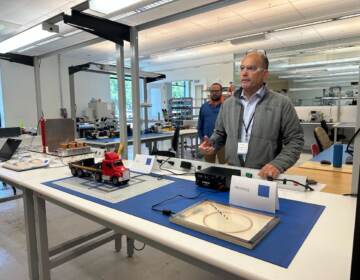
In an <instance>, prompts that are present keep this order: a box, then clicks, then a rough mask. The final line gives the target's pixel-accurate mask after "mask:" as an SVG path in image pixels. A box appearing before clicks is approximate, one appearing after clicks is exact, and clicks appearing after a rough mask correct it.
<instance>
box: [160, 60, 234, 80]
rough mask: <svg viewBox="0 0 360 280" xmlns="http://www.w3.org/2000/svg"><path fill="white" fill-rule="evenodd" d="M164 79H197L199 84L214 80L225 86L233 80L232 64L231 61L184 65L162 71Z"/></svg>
mask: <svg viewBox="0 0 360 280" xmlns="http://www.w3.org/2000/svg"><path fill="white" fill-rule="evenodd" d="M163 74H165V75H166V81H168V82H172V81H179V80H199V83H200V84H203V85H205V86H210V85H211V84H212V83H214V82H218V83H221V84H222V85H223V86H227V85H228V84H229V82H230V81H232V80H233V76H234V66H233V63H232V62H227V63H223V64H221V63H218V64H212V65H204V66H198V67H186V68H183V69H177V70H173V71H167V72H165V73H163Z"/></svg>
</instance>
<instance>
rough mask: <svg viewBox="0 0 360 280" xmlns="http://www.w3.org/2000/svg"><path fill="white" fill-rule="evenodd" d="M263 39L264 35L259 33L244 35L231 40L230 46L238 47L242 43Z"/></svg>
mask: <svg viewBox="0 0 360 280" xmlns="http://www.w3.org/2000/svg"><path fill="white" fill-rule="evenodd" d="M265 39H266V36H265V33H264V32H261V33H255V34H250V35H244V36H240V37H237V38H234V39H231V40H230V44H232V45H240V44H244V43H250V42H255V41H261V40H265Z"/></svg>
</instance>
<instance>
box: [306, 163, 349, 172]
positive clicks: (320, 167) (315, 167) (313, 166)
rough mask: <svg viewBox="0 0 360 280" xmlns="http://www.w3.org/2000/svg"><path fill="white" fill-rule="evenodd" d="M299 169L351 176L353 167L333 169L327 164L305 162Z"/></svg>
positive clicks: (344, 166) (346, 166) (345, 165)
mask: <svg viewBox="0 0 360 280" xmlns="http://www.w3.org/2000/svg"><path fill="white" fill-rule="evenodd" d="M299 167H301V168H307V169H313V170H323V171H331V172H342V173H349V174H352V169H353V166H352V165H350V164H343V165H342V167H341V168H336V167H333V166H332V165H328V164H321V163H320V162H317V161H306V162H304V163H303V164H301V165H300V166H299Z"/></svg>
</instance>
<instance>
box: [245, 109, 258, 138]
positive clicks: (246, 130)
mask: <svg viewBox="0 0 360 280" xmlns="http://www.w3.org/2000/svg"><path fill="white" fill-rule="evenodd" d="M254 116H255V112H254V113H253V114H252V116H251V118H250V121H249V123H248V125H246V124H245V122H244V119H243V120H242V122H243V125H244V128H245V133H246V135H245V138H246V141H248V140H249V133H248V131H249V128H250V125H251V123H252V121H253V119H254Z"/></svg>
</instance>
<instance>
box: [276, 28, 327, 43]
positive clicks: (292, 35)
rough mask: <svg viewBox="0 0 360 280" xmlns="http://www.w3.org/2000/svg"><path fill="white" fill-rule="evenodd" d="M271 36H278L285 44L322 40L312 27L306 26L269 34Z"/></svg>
mask: <svg viewBox="0 0 360 280" xmlns="http://www.w3.org/2000/svg"><path fill="white" fill-rule="evenodd" d="M269 36H270V37H274V38H277V39H278V40H279V41H281V42H282V43H283V44H284V46H293V45H296V44H298V45H302V44H305V43H311V42H316V41H319V40H321V37H320V36H319V34H318V33H317V32H316V30H315V29H314V28H312V27H304V28H299V29H293V30H286V31H281V32H274V33H270V34H269Z"/></svg>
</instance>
